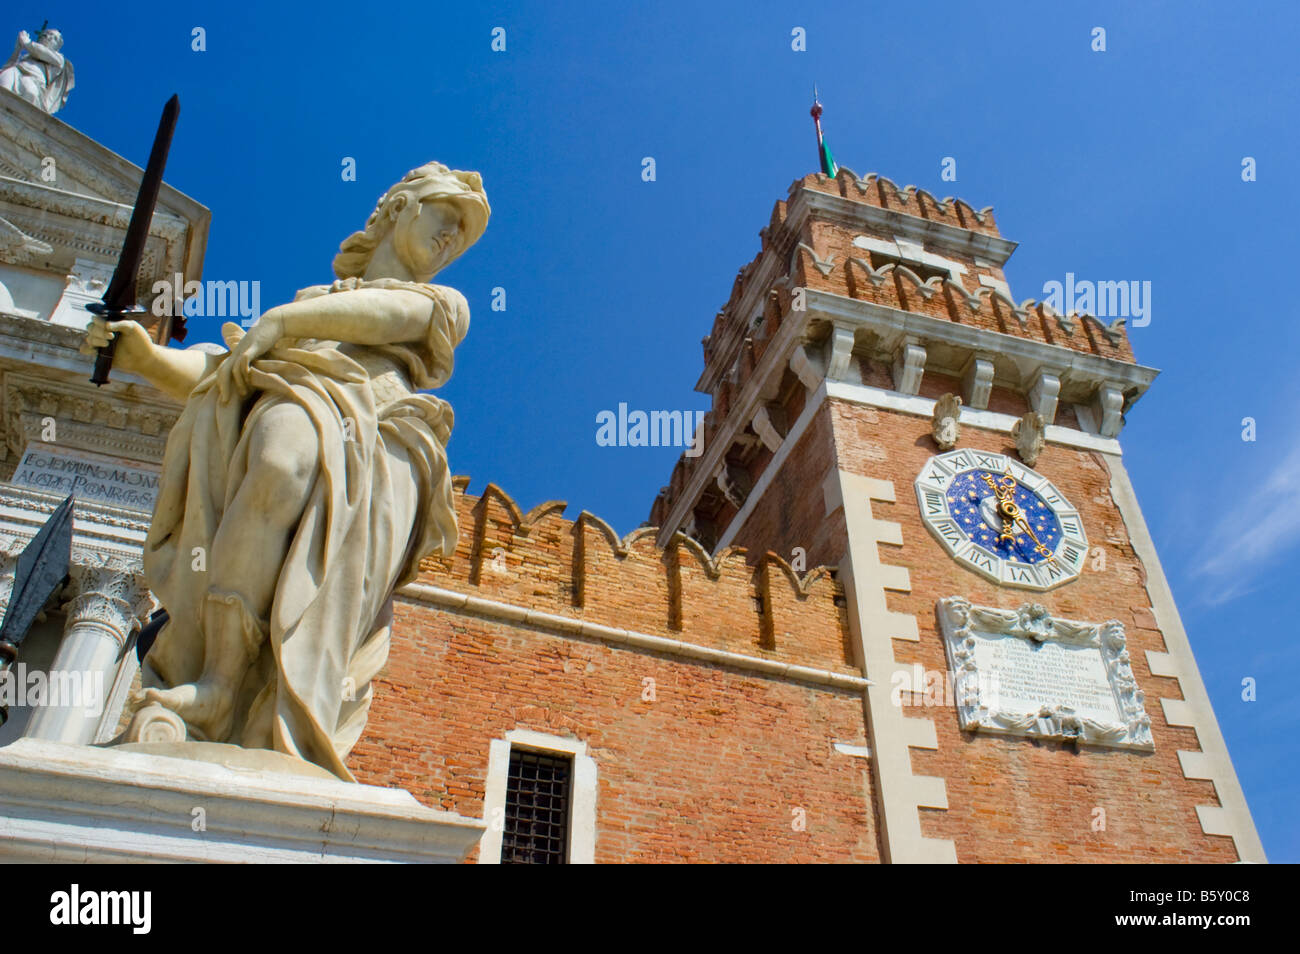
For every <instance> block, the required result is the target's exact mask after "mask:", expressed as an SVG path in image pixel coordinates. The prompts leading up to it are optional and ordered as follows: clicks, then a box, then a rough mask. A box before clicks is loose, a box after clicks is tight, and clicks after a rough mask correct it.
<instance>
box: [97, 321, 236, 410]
mask: <svg viewBox="0 0 1300 954" xmlns="http://www.w3.org/2000/svg"><path fill="white" fill-rule="evenodd" d="M114 338H116V339H117V348H116V350H115V352H114V354H113V363H114V365H115V366H116V367H117V368H118V369H119V370H121V371H125V372H126V373H128V374H138V375H140V377H142V378H144V379H145V380H146V381H148V382H149V383H150V384H152V385H153V386H154V387H156V388H157V389H158V390H159V391H162V392H163V393H164V394H167V395H169V396H170V397H173V398H175V399H176V400H178V401H182V402H183V401H185V399H186V398H188V397H189V396H190V392H191V391H193V390H194V385H196V384H198V383H199V381H201V380H202V379H203V378H204V377H206V376H207V374H208V373H209V372H211V371H212V369H213V368H215V367H216V366H217V365H218V364H219V363H220V362H221V361H222V359H223V358H224V357H225V355H212V354H207V353H206V352H203V351H181V350H180V349H179V348H168V347H165V346H163V345H159V344H154V343H153V341H151V340H150V339H149V334H148V332H146V331H145V330H144V327H143V326H142V325H140V324H138V323H136V322H134V321H109V322H105V321H104V319H103V318H98V317H97V318H93V319H92V320H91V322H90V324H89V325H88V326H87V328H86V337H85V340H84V341H83V342H82V345H81V350H82V352H83V353H84V354H93V353H94V351H95V349H97V348H102V347H104V346H105V345H107V344H108V343H109V341H111V340H113V339H114Z"/></svg>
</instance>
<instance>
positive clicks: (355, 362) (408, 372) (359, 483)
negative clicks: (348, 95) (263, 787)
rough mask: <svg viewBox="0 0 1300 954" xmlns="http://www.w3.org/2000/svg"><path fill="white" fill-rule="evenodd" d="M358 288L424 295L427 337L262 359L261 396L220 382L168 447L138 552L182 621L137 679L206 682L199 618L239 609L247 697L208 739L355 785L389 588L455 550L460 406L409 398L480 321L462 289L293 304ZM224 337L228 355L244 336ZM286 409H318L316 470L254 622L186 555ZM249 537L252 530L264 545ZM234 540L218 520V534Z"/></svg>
mask: <svg viewBox="0 0 1300 954" xmlns="http://www.w3.org/2000/svg"><path fill="white" fill-rule="evenodd" d="M354 288H390V289H407V290H413V291H417V292H419V293H420V294H422V295H425V296H426V297H427V298H428V299H429V304H430V309H429V318H428V325H427V329H426V331H425V334H424V336H423V337H422V338H421V339H420V340H418V341H410V342H404V343H402V344H390V345H380V346H375V345H367V346H362V345H353V344H346V343H344V344H340V343H339V342H336V341H318V340H299V341H281V342H280V343H279V344H278V345H277V346H276V347H275V348H273V349H272V350H271V351H270V352H268V353H267V354H266V355H265V356H264V357H262V358H260V359H258V360H255V361H254V362H253V363H252V366H251V370H250V374H249V382H250V385H251V387H252V388H253V389H254V390H253V393H251V394H244V395H237V394H236V395H231V396H230V397H228V399H227V400H226V401H222V400H221V399H220V396H219V394H218V389H217V387H216V373H215V370H214V371H213V372H212V373H210V374H209V375H208V376H207V377H205V378H204V379H203V380H202V381H200V382H199V384H198V385H197V386H196V387H195V388H194V390H193V392H192V394H191V396H190V399H189V401H188V402H187V403H186V405H185V409H184V410H183V412H182V413H181V416H180V419H179V420H178V421H177V423H176V426H175V428H174V429H173V430H172V432H171V435H170V437H169V439H168V442H167V449H166V452H165V454H164V458H163V465H162V466H163V469H162V479H161V481H160V496H159V498H158V502H157V505H156V507H155V511H154V516H153V523H152V526H151V527H150V531H149V535H148V538H147V540H146V543H145V550H144V569H145V573H146V574H147V577H148V579H149V580H150V582H151V584H152V588H153V590H154V592H155V593H156V594H157V595H158V597H159V598H160V599H161V600H162V603H163V605H164V606H165V607H166V608H167V609H168V612H169V614H170V617H171V619H170V621H169V622H168V623H167V625H166V626H165V627H164V628H163V630H162V631H161V632H160V633H159V635H158V637H157V640H156V641H155V642H154V645H153V646H152V647H151V648H150V650H149V653H148V655H147V656H146V658H145V661H144V677H143V678H144V685H145V686H146V687H151V686H162V687H172V686H176V685H180V684H183V683H189V682H194V681H195V680H197V679H198V678H199V676H200V675H201V673H202V672H203V668H204V656H205V647H204V637H203V632H202V629H201V623H200V621H201V619H202V615H201V614H202V613H203V612H204V608H205V605H206V604H207V601H208V600H210V599H215V600H219V601H220V602H222V603H225V604H228V605H230V606H231V607H233V608H234V610H235V611H237V612H239V613H240V614H241V616H242V618H243V625H244V630H245V638H246V640H249V643H248V644H249V645H250V646H251V645H253V644H254V643H256V644H258V645H260V649H259V651H258V655H257V657H256V659H255V660H254V662H253V664H252V665H251V666H250V667H249V669H248V672H247V674H246V676H245V678H244V680H243V683H242V685H241V687H240V690H239V693H238V696H237V699H236V704H235V723H234V726H233V728H232V731H231V734H230V737H229V738H228V739H220V740H209V741H229V742H235V743H238V744H240V745H242V746H244V747H245V748H265V749H273V750H275V751H277V752H284V753H286V754H289V755H292V756H296V757H298V758H302V759H305V760H307V761H309V762H313V763H315V764H317V765H320V766H322V767H323V768H326V769H328V770H329V771H331V772H333V773H334V774H335V775H337V776H339V777H340V778H342V779H345V780H348V781H352V780H353V777H352V774H351V773H350V772H349V770H348V769H347V767H346V765H345V764H344V759H345V758H346V757H347V754H348V752H349V751H350V750H351V748H352V746H353V745H355V744H356V741H357V739H358V738H359V737H360V735H361V731H362V729H363V728H364V727H365V722H366V716H367V713H368V711H369V708H370V700H371V695H372V688H371V685H370V683H371V680H372V679H374V677H375V676H376V675H377V674H378V673H379V671H380V670H381V668H382V667H383V665H384V663H385V662H386V660H387V658H388V646H389V629H390V625H391V621H392V600H391V595H392V591H393V588H394V587H395V586H400V585H402V584H403V583H406V582H410V581H411V580H413V579H414V578H415V576H416V574H417V572H418V570H419V563H420V560H421V559H422V558H423V557H425V556H426V555H429V554H432V553H450V552H452V550H454V548H455V545H456V516H455V509H454V504H453V499H452V486H451V476H450V473H449V472H448V468H447V458H446V453H445V447H446V443H447V439H448V437H449V436H450V434H451V427H452V409H451V406H450V405H449V404H447V403H446V402H444V401H441V400H439V399H438V398H436V397H434V396H433V395H430V394H420V393H416V391H418V390H422V389H427V388H435V387H438V386H440V385H442V384H443V383H444V382H446V380H447V379H448V378H449V377H450V376H451V371H452V363H453V362H452V357H453V351H454V349H455V347H456V345H457V344H459V343H460V341H461V339H462V338H463V337H464V336H465V333H466V331H467V330H468V327H469V306H468V304H467V303H466V301H465V298H464V296H462V295H461V294H460V292H458V291H456V290H455V289H452V288H446V287H443V286H438V285H424V284H419V283H414V282H402V281H398V280H395V279H380V280H376V281H363V280H360V279H345V280H343V281H338V282H335V283H334V284H333V285H330V286H316V287H313V288H308V289H304V290H303V291H301V292H299V293H298V295H297V296H296V299H295V300H303V299H305V298H312V297H315V296H318V295H325V294H334V293H339V292H346V291H349V290H351V289H354ZM227 328H228V329H230V332H229V336H228V337H227V342H226V343H227V346H229V347H233V346H234V344H235V343H236V342H237V341H238V339H239V338H240V337H242V333H241V332H240V331H239V330H238V329H237V328H236V327H235V326H233V325H229V326H227ZM283 402H292V403H294V404H297V405H298V406H299V407H301V408H302V409H303V410H305V411H306V412H307V414H308V415H309V416H310V418H311V420H312V424H313V427H314V428H315V431H316V436H317V438H318V440H319V447H320V451H319V467H318V471H317V477H316V480H315V484H314V486H313V487H312V489H311V492H310V497H309V501H308V504H307V506H306V508H305V510H304V513H303V516H302V518H301V520H300V522H299V525H298V527H297V528H296V530H295V531H294V533H293V536H292V541H291V543H290V545H289V548H288V552H287V556H286V558H285V561H284V564H283V566H282V567H281V569H280V574H279V579H278V582H277V584H276V587H275V594H274V597H273V600H272V604H271V609H270V613H269V618H258V617H257V616H256V615H255V614H254V613H253V611H252V609H251V608H250V607H249V605H248V603H247V600H246V599H245V598H244V597H243V596H241V595H240V594H238V593H221V592H214V591H213V590H212V588H211V587H210V586H209V584H208V582H207V580H206V578H205V574H204V573H202V572H197V571H196V570H195V569H194V568H193V561H194V559H195V557H194V554H195V553H196V552H199V551H196V550H195V548H203V549H202V553H204V554H206V555H207V559H208V561H209V562H210V561H211V554H212V552H213V549H212V548H213V545H214V538H215V537H216V533H217V528H218V526H219V525H221V523H222V518H223V514H224V513H225V511H226V509H227V507H228V506H229V505H230V502H231V501H232V500H233V498H234V495H235V493H236V492H237V491H238V489H239V485H240V481H241V479H242V477H243V474H244V472H245V469H246V466H247V459H248V444H249V438H250V434H251V433H252V430H253V427H252V426H251V425H253V424H254V423H255V422H256V419H257V418H258V416H259V415H262V414H264V413H266V412H267V410H269V409H270V408H271V407H273V406H275V405H277V404H280V403H283ZM235 529H236V530H237V529H238V528H235ZM256 529H257V528H252V527H250V528H249V537H250V538H251V539H253V540H255V539H256V538H257V533H256ZM229 533H230V528H228V527H227V528H224V532H223V536H222V539H223V541H225V540H227V539H229V538H228V536H227V534H229ZM237 536H238V534H236V537H237Z"/></svg>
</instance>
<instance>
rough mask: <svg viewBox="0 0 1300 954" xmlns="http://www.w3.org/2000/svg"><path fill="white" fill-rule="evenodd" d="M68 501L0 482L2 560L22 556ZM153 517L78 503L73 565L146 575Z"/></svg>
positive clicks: (75, 516) (73, 541) (100, 505)
mask: <svg viewBox="0 0 1300 954" xmlns="http://www.w3.org/2000/svg"><path fill="white" fill-rule="evenodd" d="M62 502H63V499H62V498H61V497H59V496H57V495H55V494H46V493H41V492H40V491H36V490H29V489H27V488H25V487H15V486H14V485H13V484H7V483H2V482H0V555H6V556H10V557H13V556H17V555H18V554H19V553H21V552H22V549H23V548H24V547H25V546H27V544H28V543H30V542H31V539H32V537H34V536H35V535H36V533H37V531H38V530H40V528H41V527H42V526H43V525H44V523H45V521H46V520H47V519H49V516H50V514H52V513H53V512H54V510H55V508H57V507H58V506H59V504H61V503H62ZM149 522H150V518H149V515H148V514H144V513H140V512H138V511H134V510H122V509H119V508H117V507H106V506H103V505H102V504H92V503H83V502H80V501H78V502H77V504H76V509H75V510H74V512H73V524H72V527H73V531H72V562H73V563H74V564H75V565H77V566H81V567H88V568H93V569H100V570H109V571H116V572H120V573H122V574H125V575H128V576H138V575H139V574H140V573H141V572H143V567H142V565H141V549H142V547H143V545H144V539H145V536H146V535H147V534H148V532H149Z"/></svg>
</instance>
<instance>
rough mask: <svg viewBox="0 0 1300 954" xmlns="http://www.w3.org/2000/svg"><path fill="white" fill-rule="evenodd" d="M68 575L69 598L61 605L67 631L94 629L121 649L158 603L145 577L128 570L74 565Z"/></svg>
mask: <svg viewBox="0 0 1300 954" xmlns="http://www.w3.org/2000/svg"><path fill="white" fill-rule="evenodd" d="M70 576H71V577H72V582H71V585H70V586H69V588H68V590H67V595H69V596H70V598H69V599H68V600H67V601H66V602H65V603H64V606H63V610H64V613H65V614H66V615H67V623H66V630H65V631H66V632H69V633H70V632H73V631H79V632H84V631H87V630H94V631H97V632H100V633H103V634H104V635H107V636H109V637H111V638H112V639H113V641H114V642H115V643H117V645H118V648H119V649H120V648H122V647H124V646H125V645H126V641H127V638H128V637H129V636H130V635H131V631H132V630H134V629H135V628H136V627H137V626H140V625H142V624H143V623H144V621H145V620H147V619H148V618H149V615H150V614H151V613H152V612H153V611H154V610H155V609H156V608H157V606H158V601H157V600H156V599H154V596H153V594H152V593H150V592H149V587H148V586H147V585H146V584H145V582H144V578H143V577H141V576H140V575H139V574H138V573H133V572H131V571H130V570H127V569H122V568H118V567H112V566H82V565H74V566H73V567H72V569H71V571H70Z"/></svg>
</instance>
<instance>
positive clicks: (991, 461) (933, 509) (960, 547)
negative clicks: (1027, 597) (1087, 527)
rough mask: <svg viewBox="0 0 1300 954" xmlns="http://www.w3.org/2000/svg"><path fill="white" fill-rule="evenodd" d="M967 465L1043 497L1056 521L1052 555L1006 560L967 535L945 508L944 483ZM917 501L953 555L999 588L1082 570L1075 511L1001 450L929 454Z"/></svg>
mask: <svg viewBox="0 0 1300 954" xmlns="http://www.w3.org/2000/svg"><path fill="white" fill-rule="evenodd" d="M971 469H980V470H987V471H990V472H992V473H997V474H1008V475H1010V476H1011V477H1012V478H1013V479H1014V480H1015V481H1016V483H1018V484H1020V485H1022V486H1024V487H1025V488H1027V489H1029V490H1031V491H1033V492H1034V493H1035V494H1037V495H1038V496H1039V497H1040V498H1042V500H1043V502H1044V503H1046V504H1047V505H1048V506H1049V507H1050V508H1051V509H1052V512H1053V513H1054V514H1055V515H1056V519H1057V520H1058V521H1059V522H1060V524H1061V539H1060V540H1059V541H1057V544H1056V549H1055V550H1054V551H1053V554H1052V556H1053V559H1051V560H1044V561H1043V562H1042V563H1037V564H1027V563H1018V562H1015V561H1011V560H1006V559H1004V558H1003V557H1001V556H1000V555H998V554H997V553H995V552H993V551H992V550H989V549H987V548H985V547H983V546H980V545H979V544H978V543H976V542H975V541H974V540H971V539H970V537H968V536H967V535H966V531H965V530H963V529H962V528H961V525H960V524H958V523H957V521H956V520H954V519H953V517H952V514H951V512H950V511H949V509H948V487H949V485H950V484H951V483H952V479H953V478H954V477H955V476H956V475H957V474H959V473H961V472H963V471H967V470H971ZM916 502H917V504H918V505H919V506H920V508H921V520H922V521H923V522H924V523H925V525H926V526H927V527H928V528H929V529H930V532H931V533H933V534H934V536H935V539H937V540H938V541H939V543H940V544H942V545H943V548H944V549H945V550H947V551H948V552H949V553H950V554H951V555H952V557H953V559H955V560H957V561H958V562H959V563H961V564H963V565H965V566H966V567H968V568H970V569H972V570H974V571H975V572H976V573H978V574H980V575H981V576H984V577H987V578H988V579H990V580H992V581H993V582H995V583H998V584H1000V585H1002V586H1016V587H1020V588H1022V589H1026V590H1050V589H1053V588H1054V587H1057V586H1060V585H1062V584H1063V583H1069V582H1070V581H1071V580H1074V579H1076V578H1077V577H1078V576H1079V574H1080V572H1082V570H1083V561H1084V560H1085V559H1086V558H1087V556H1088V538H1087V536H1086V535H1085V534H1084V532H1083V520H1082V519H1081V518H1080V517H1079V512H1078V511H1077V510H1076V509H1075V508H1074V506H1073V505H1072V504H1071V503H1070V502H1069V501H1068V500H1066V498H1065V495H1064V494H1062V493H1061V492H1060V491H1059V490H1057V489H1056V485H1055V484H1053V483H1052V482H1051V481H1050V480H1048V479H1047V478H1046V477H1044V476H1043V475H1042V474H1040V473H1038V472H1037V471H1034V470H1030V469H1029V468H1028V467H1026V466H1025V465H1024V464H1022V463H1020V462H1019V461H1017V460H1016V459H1015V458H1012V457H1008V456H1007V455H1006V454H998V453H994V452H992V451H981V450H973V449H971V448H962V449H960V450H954V451H949V452H948V453H946V454H938V455H936V456H934V457H931V458H930V459H929V460H928V461H926V463H925V466H924V467H922V468H921V474H920V476H919V477H917V478H916Z"/></svg>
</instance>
